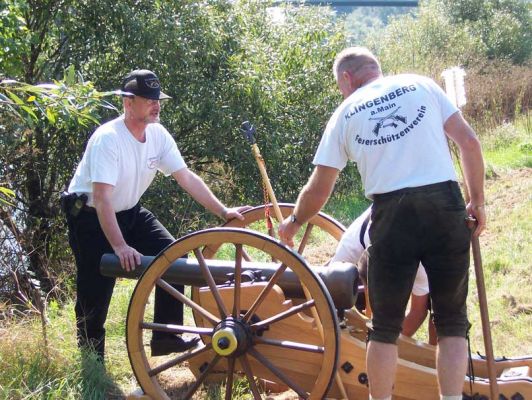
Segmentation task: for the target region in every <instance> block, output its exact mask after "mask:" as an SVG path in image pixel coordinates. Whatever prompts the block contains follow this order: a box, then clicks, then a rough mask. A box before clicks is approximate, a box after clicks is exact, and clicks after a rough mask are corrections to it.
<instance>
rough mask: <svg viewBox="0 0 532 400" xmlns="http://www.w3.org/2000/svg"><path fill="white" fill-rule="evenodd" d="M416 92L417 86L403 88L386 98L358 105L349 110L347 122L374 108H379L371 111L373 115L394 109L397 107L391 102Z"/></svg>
mask: <svg viewBox="0 0 532 400" xmlns="http://www.w3.org/2000/svg"><path fill="white" fill-rule="evenodd" d="M416 90H417V88H416V86H415V85H410V86H402V87H400V88H398V89H395V90H394V91H393V92H390V93H387V94H385V95H384V96H380V97H376V98H374V99H372V100H368V101H365V102H363V103H359V104H356V105H355V106H354V107H353V108H351V109H350V110H349V112H348V113H347V114H345V115H344V118H345V119H346V120H347V119H349V118H351V117H352V116H354V115H356V114H358V113H359V112H361V111H364V110H369V109H371V108H374V107H377V109H374V110H371V115H375V114H378V113H381V112H383V111H386V110H389V109H391V108H392V107H395V103H390V102H392V101H393V100H395V99H397V98H398V97H399V96H402V95H404V94H406V93H410V92H414V91H416ZM388 103H390V104H388ZM379 106H380V107H379Z"/></svg>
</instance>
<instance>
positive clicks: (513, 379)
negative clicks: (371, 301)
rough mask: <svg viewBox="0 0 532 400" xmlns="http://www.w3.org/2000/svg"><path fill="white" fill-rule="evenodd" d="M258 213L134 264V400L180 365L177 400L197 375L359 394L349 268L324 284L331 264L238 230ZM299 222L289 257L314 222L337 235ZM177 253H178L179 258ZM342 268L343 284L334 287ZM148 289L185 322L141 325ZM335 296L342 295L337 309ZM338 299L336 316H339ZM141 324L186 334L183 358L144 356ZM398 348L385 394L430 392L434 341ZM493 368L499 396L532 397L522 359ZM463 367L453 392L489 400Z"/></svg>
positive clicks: (317, 393)
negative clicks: (188, 346) (178, 309)
mask: <svg viewBox="0 0 532 400" xmlns="http://www.w3.org/2000/svg"><path fill="white" fill-rule="evenodd" d="M259 209H260V207H259V208H256V209H253V210H250V211H249V212H248V213H245V214H244V216H245V218H246V219H245V221H238V222H236V221H231V222H229V223H228V224H226V226H223V227H220V228H211V229H206V230H202V231H198V232H194V233H191V234H189V235H186V236H184V237H182V238H180V239H178V240H176V242H174V243H173V244H172V245H170V246H169V247H168V248H166V249H165V250H164V251H162V252H161V253H160V254H159V255H157V256H156V257H155V258H153V259H151V260H148V259H145V261H150V264H149V266H148V267H147V268H145V269H144V270H143V272H142V275H141V276H140V278H139V280H138V283H137V285H136V287H135V290H134V292H133V295H132V298H131V302H130V305H129V310H128V315H127V323H126V339H127V349H128V355H129V359H130V362H131V366H132V369H133V371H134V374H135V376H136V378H137V380H138V382H139V384H140V386H141V388H142V392H143V394H142V395H139V396H137V398H144V399H168V398H172V396H174V395H173V393H175V388H174V387H173V385H172V376H173V375H172V373H173V371H175V370H176V369H182V368H187V369H188V370H189V371H190V373H191V381H190V384H189V385H188V386H187V387H186V388H185V389H184V390H185V391H184V393H180V394H179V395H178V397H176V398H179V399H191V398H197V397H194V396H195V395H196V394H197V392H198V390H199V389H200V387H201V385H202V384H203V383H206V382H220V383H221V384H222V385H223V387H225V398H226V399H230V398H232V397H233V396H234V395H235V394H236V389H235V388H236V387H237V385H236V380H237V379H244V380H247V382H248V385H249V390H250V391H251V394H252V396H253V398H254V399H264V398H265V397H266V393H265V389H264V385H263V384H262V382H275V383H277V384H279V385H282V386H283V387H284V388H285V389H286V390H288V389H290V390H292V391H293V392H294V396H295V397H294V398H304V399H323V398H331V399H332V398H336V399H339V398H348V399H365V398H367V396H368V378H367V374H366V371H365V352H366V342H365V338H366V334H367V327H366V324H367V322H368V320H367V318H366V316H365V315H364V314H363V310H361V309H358V308H357V307H356V306H355V307H352V305H353V304H354V300H353V299H354V297H355V296H356V292H357V290H358V289H357V285H356V284H355V283H354V282H355V281H356V272H353V269H352V266H351V267H347V268H346V269H345V271H344V272H338V273H339V274H340V278H338V276H336V277H335V278H334V279H332V280H330V282H328V279H329V278H327V277H326V276H327V274H325V275H323V270H324V269H326V268H329V267H331V269H334V268H335V266H334V265H331V266H323V264H324V263H322V264H321V265H322V266H317V267H316V266H310V265H309V264H308V262H307V260H306V259H305V258H304V257H303V256H302V255H301V254H298V253H297V252H296V251H294V250H292V249H290V248H289V247H287V246H285V245H284V244H282V243H280V242H279V241H277V240H276V239H275V238H272V237H270V236H268V235H266V234H264V233H260V232H258V231H256V230H252V229H244V228H242V227H243V226H246V227H250V226H251V227H254V224H255V223H257V222H258V218H256V216H257V215H262V214H261V213H260V211H259ZM282 209H283V210H284V211H283V214H285V213H286V215H288V214H289V213H290V211H291V210H290V206H288V205H283V208H282ZM231 225H233V226H231ZM235 226H237V227H235ZM309 226H310V228H309V227H307V228H306V229H305V230H304V232H305V233H304V234H303V236H302V237H301V238H300V243H299V245H298V246H297V247H298V249H299V250H300V252H304V250H305V249H306V248H307V245H308V243H309V240H310V236H311V233H312V231H313V227H316V226H318V227H320V229H322V230H324V231H325V235H326V236H327V235H328V236H334V235H336V234H338V233H339V235H337V236H336V240H337V239H338V238H339V237H340V236H341V231H342V229H341V228H342V226H341V224H336V223H334V221H333V220H332V219H331V218H329V217H326V216H324V215H322V214H320V215H319V216H317V217H315V219H314V220H311V221H310V223H309ZM323 237H325V236H321V239H320V236H319V235H318V239H317V240H318V242H319V241H324V240H326V239H323ZM186 254H189V255H190V257H189V260H182V259H181V258H182V257H183V256H184V255H186ZM180 259H181V260H180ZM102 267H103V269H104V270H105V271H106V272H105V273H109V274H113V275H115V276H116V275H118V273H117V271H119V268H118V269H117V268H116V267H117V265H116V259H114V261H113V259H112V258H108V259H106V260H104V262H103V263H102ZM185 268H188V269H190V270H187V271H188V272H187V274H190V276H189V277H186V278H185V277H183V276H182V272H183V271H181V272H180V271H175V270H176V269H177V270H179V269H183V270H184V269H185ZM113 269H114V271H115V272H112V270H113ZM254 270H255V271H259V270H260V271H261V272H260V273H256V276H260V277H261V279H253V278H251V279H250V278H249V276H248V275H249V274H247V273H246V271H254ZM228 271H229V272H228ZM320 271H322V274H321V275H320ZM338 271H340V270H338ZM180 274H181V275H180ZM228 274H230V275H228ZM342 274H345V281H346V282H347V284H345V285H344V284H343V283H342V285H338V286H336V285H337V284H338V281H342V278H341V275H342ZM333 275H334V274H333ZM262 278H264V279H262ZM182 279H183V280H182ZM174 280H178V281H179V283H186V284H190V285H192V290H191V296H190V297H187V296H184V295H181V294H180V293H179V292H178V291H176V290H175V289H174V288H173V287H172V286H171V285H170V283H172V282H174ZM295 281H297V282H296V283H297V285H295V286H297V288H296V289H294V282H295ZM156 286H159V287H161V288H162V289H164V290H166V291H167V292H168V293H170V294H171V295H173V296H174V297H175V298H176V299H177V300H178V301H181V302H183V303H184V305H185V306H186V307H188V308H190V309H191V310H192V318H191V320H190V321H188V322H187V321H185V323H184V324H183V325H180V326H177V325H171V324H156V323H153V322H151V321H152V318H151V310H150V307H149V306H148V304H149V303H150V297H151V296H152V293H153V291H154V288H155V287H156ZM337 287H338V288H340V287H342V289H338V290H347V292H342V293H343V294H342V295H341V296H335V295H333V294H332V293H331V291H336V290H337ZM346 287H347V288H349V289H345V288H346ZM343 296H346V297H348V298H349V299H350V300H348V301H347V302H343V303H342V302H340V303H339V304H337V301H338V297H343ZM333 298H336V299H337V300H333ZM344 306H345V307H346V308H347V309H346V310H345V311H344V312H343V313H341V314H340V315H342V319H341V320H340V318H339V317H338V315H339V313H338V311H339V308H341V307H344ZM349 306H351V308H348V307H349ZM152 330H160V331H166V332H173V333H176V334H193V335H197V336H199V337H200V338H201V341H200V343H199V344H198V346H197V347H196V348H194V349H192V350H189V351H187V352H185V353H180V354H173V355H170V356H167V357H150V356H149V347H148V342H149V334H151V331H152ZM398 346H399V357H400V360H399V364H398V369H397V377H396V383H395V386H394V399H401V400H402V399H405V400H406V399H412V400H416V399H423V400H425V399H428V400H430V399H438V398H439V396H438V388H437V378H436V370H435V362H436V361H435V358H436V357H435V347H434V346H431V345H428V344H424V343H420V342H417V341H415V340H412V339H409V338H407V337H403V336H401V337H400V339H399V341H398ZM495 364H496V371H497V383H498V387H499V392H500V399H508V400H510V399H511V400H519V399H529V398H532V381H531V379H530V369H531V368H532V358H531V357H522V358H520V359H500V360H497V362H496V363H495ZM472 365H473V370H474V373H475V376H474V377H468V378H466V379H465V380H464V394H465V395H464V396H465V397H464V398H471V399H490V397H489V393H490V390H489V380H488V371H487V366H486V361H485V360H484V359H482V358H481V357H474V358H473V359H472ZM467 396H469V397H467Z"/></svg>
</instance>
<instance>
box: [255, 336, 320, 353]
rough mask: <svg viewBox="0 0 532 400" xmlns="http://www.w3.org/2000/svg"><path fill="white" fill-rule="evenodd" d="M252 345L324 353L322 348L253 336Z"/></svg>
mask: <svg viewBox="0 0 532 400" xmlns="http://www.w3.org/2000/svg"><path fill="white" fill-rule="evenodd" d="M253 343H254V344H266V345H268V346H278V347H283V348H285V349H292V350H301V351H307V352H309V353H323V351H324V347H323V346H316V345H313V344H307V343H299V342H291V341H289V340H274V339H267V338H263V337H260V336H255V337H254V338H253Z"/></svg>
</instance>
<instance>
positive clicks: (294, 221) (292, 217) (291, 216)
mask: <svg viewBox="0 0 532 400" xmlns="http://www.w3.org/2000/svg"><path fill="white" fill-rule="evenodd" d="M290 222H291V223H293V224H295V223H299V221H298V220H297V218H296V215H295V214H291V215H290Z"/></svg>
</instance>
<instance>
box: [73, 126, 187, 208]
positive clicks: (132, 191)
mask: <svg viewBox="0 0 532 400" xmlns="http://www.w3.org/2000/svg"><path fill="white" fill-rule="evenodd" d="M186 166H187V165H186V163H185V161H184V160H183V157H181V153H180V152H179V149H178V148H177V145H176V143H175V141H174V139H173V138H172V136H171V135H170V134H169V133H168V131H167V130H166V129H165V128H164V127H163V126H162V125H161V124H158V123H154V124H149V125H148V126H147V127H146V141H145V142H144V143H141V142H139V141H138V140H137V139H135V137H134V136H133V135H132V134H131V133H130V132H129V130H128V129H127V127H126V124H125V123H124V116H121V117H118V118H116V119H114V120H112V121H109V122H107V123H105V124H103V125H101V126H100V127H99V128H98V129H96V131H95V132H94V133H93V135H92V136H91V138H90V139H89V143H88V144H87V149H86V150H85V153H84V154H83V158H82V159H81V162H80V163H79V165H78V167H77V169H76V173H75V174H74V177H73V178H72V181H71V182H70V186H69V187H68V191H69V192H70V193H78V194H79V193H86V194H87V196H88V198H89V200H88V203H87V204H88V205H89V206H94V203H93V198H92V184H93V183H94V182H98V183H107V184H109V185H113V186H114V190H113V195H112V199H111V202H112V205H113V208H114V210H115V212H119V211H123V210H128V209H130V208H132V207H134V206H135V204H137V203H138V201H139V200H140V197H141V196H142V194H143V193H144V192H145V191H146V189H147V188H148V186H150V184H151V182H152V181H153V178H154V177H155V174H156V172H157V170H159V171H161V172H162V173H164V174H165V175H170V174H171V173H173V172H175V171H177V170H180V169H182V168H186Z"/></svg>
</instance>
